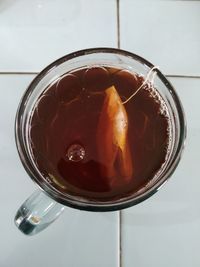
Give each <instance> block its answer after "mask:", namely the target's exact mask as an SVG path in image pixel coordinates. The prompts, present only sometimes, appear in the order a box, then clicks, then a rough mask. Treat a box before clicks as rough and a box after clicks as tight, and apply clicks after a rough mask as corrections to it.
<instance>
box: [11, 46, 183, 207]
mask: <svg viewBox="0 0 200 267" xmlns="http://www.w3.org/2000/svg"><path fill="white" fill-rule="evenodd" d="M96 53H105V54H106V53H108V54H116V55H122V56H125V57H129V58H132V59H134V60H136V61H138V62H140V63H141V64H142V65H146V66H147V67H149V68H152V67H153V66H154V65H153V64H152V63H150V62H149V61H147V60H146V59H144V58H142V57H140V56H138V55H136V54H134V53H131V52H128V51H125V50H121V49H117V48H107V47H102V48H89V49H84V50H80V51H76V52H73V53H70V54H68V55H66V56H63V57H61V58H59V59H57V60H56V61H54V62H53V63H51V64H50V65H48V66H47V67H46V68H45V69H43V70H42V71H41V72H40V73H39V74H38V75H37V76H36V77H35V78H34V79H33V81H32V82H31V83H30V85H29V86H28V88H27V90H26V91H25V93H24V95H23V96H22V99H21V101H20V103H19V107H18V110H17V113H16V119H15V140H16V145H17V150H18V153H19V156H20V159H21V162H22V164H23V166H24V168H25V170H26V171H27V173H28V175H29V176H30V178H31V179H32V180H33V181H34V182H36V184H37V185H38V186H39V187H40V189H41V190H42V191H43V192H44V193H45V194H47V195H48V196H50V197H51V198H53V199H54V200H56V201H57V202H59V203H61V204H63V205H66V206H70V207H73V208H77V209H83V210H89V211H113V210H119V209H123V208H127V207H130V206H133V205H135V204H138V203H140V202H142V201H143V200H145V199H147V198H149V197H150V196H152V195H153V194H154V193H156V192H157V191H158V190H159V189H160V188H161V187H162V185H164V183H165V182H166V181H167V180H168V179H169V177H170V176H171V175H172V173H173V172H174V170H175V169H176V166H177V165H178V163H179V161H180V159H181V155H182V152H183V148H184V145H185V138H186V120H185V115H184V111H183V107H182V104H181V102H180V99H179V97H178V95H177V93H176V91H175V89H174V88H173V86H172V85H171V83H170V82H169V81H168V80H167V78H166V77H165V76H164V75H163V74H162V73H161V71H160V70H156V72H157V76H158V77H159V79H160V80H161V81H162V82H163V83H164V84H165V86H166V88H167V89H168V90H169V91H170V94H171V95H172V98H173V100H174V103H175V105H176V108H177V112H178V116H179V123H180V136H179V140H178V145H177V149H176V153H175V154H174V157H173V161H172V162H171V164H170V165H169V166H168V168H167V172H166V173H165V175H164V176H163V177H162V178H161V179H158V181H157V182H156V183H155V184H154V185H153V186H152V187H150V188H149V189H147V190H146V191H145V192H143V193H141V194H140V195H138V196H136V197H130V196H129V197H127V198H123V199H121V200H117V201H112V202H111V201H110V202H95V201H90V200H88V201H86V200H82V199H77V198H75V197H73V196H72V197H71V196H70V197H68V196H67V197H64V195H62V194H59V193H58V192H57V191H55V190H53V189H52V188H51V187H49V186H48V185H47V184H46V183H44V182H42V180H39V179H38V175H37V172H36V171H35V170H34V167H33V165H32V164H31V162H30V157H29V156H28V155H27V150H26V149H25V144H24V142H23V131H22V129H21V123H22V119H23V115H24V109H25V106H26V102H27V99H28V97H29V96H30V94H31V92H32V91H33V90H34V88H35V86H36V85H37V84H38V83H39V81H41V80H42V79H43V78H44V77H45V75H46V74H47V73H48V72H50V71H51V70H52V69H53V68H56V67H57V66H59V65H60V64H62V63H64V62H66V61H68V60H70V59H73V58H76V57H80V56H84V55H88V54H96Z"/></svg>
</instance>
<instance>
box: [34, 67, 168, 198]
mask: <svg viewBox="0 0 200 267" xmlns="http://www.w3.org/2000/svg"><path fill="white" fill-rule="evenodd" d="M143 81H144V77H142V76H141V75H138V74H136V73H134V72H130V71H128V70H123V69H117V68H113V67H107V66H101V67H100V66H96V67H90V68H82V69H77V70H74V71H71V72H70V73H66V74H65V75H63V76H62V77H60V78H59V79H58V80H57V81H56V82H54V83H53V84H51V85H50V86H49V87H48V88H46V90H44V92H43V93H42V94H41V95H40V97H39V98H38V100H37V102H36V103H35V106H34V109H33V113H32V117H31V120H30V131H29V138H30V143H31V152H32V157H33V159H34V162H35V163H36V165H37V168H38V169H39V171H40V172H41V173H42V175H43V176H44V177H45V179H46V182H47V183H49V184H51V186H54V187H56V188H57V189H58V190H59V191H62V192H64V193H67V194H70V195H75V196H81V197H83V198H87V199H93V200H101V201H107V200H113V199H118V198H121V197H124V196H127V195H129V194H133V193H134V192H136V191H138V190H139V189H141V188H143V187H144V186H145V185H146V184H147V183H148V182H149V181H151V180H152V179H153V177H154V176H155V175H156V174H157V173H158V171H159V170H160V169H162V168H163V166H164V164H165V162H166V160H167V158H168V152H169V146H170V142H169V140H170V138H171V136H170V132H171V130H170V129H171V126H170V119H169V114H168V108H167V105H166V104H165V102H164V100H163V98H162V97H161V95H160V94H159V93H158V91H157V90H156V89H155V88H154V87H153V85H152V84H151V83H147V84H146V85H145V86H143V88H142V89H141V90H140V91H139V92H138V93H137V94H136V95H135V96H134V97H133V98H132V99H130V101H128V102H127V103H126V102H125V101H126V99H128V98H129V97H130V95H131V94H133V93H134V92H135V91H136V90H137V88H139V86H140V85H141V84H142V82H143Z"/></svg>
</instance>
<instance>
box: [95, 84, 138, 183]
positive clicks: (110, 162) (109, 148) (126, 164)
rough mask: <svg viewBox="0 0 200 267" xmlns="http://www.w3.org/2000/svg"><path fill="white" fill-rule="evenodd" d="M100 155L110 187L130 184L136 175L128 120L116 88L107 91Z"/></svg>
mask: <svg viewBox="0 0 200 267" xmlns="http://www.w3.org/2000/svg"><path fill="white" fill-rule="evenodd" d="M97 151H98V157H99V161H100V163H101V165H102V168H101V172H102V176H103V177H105V178H106V179H108V180H109V181H108V183H109V185H110V186H113V185H117V184H119V185H120V184H122V183H123V182H128V181H129V180H130V179H131V176H132V173H133V167H132V160H131V153H130V148H129V144H128V116H127V113H126V110H125V107H124V105H123V104H122V101H121V99H120V96H119V94H118V93H117V91H116V89H115V87H114V86H111V87H109V88H108V89H106V90H105V99H104V102H103V106H102V111H101V114H100V118H99V122H98V127H97Z"/></svg>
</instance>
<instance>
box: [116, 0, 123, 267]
mask: <svg viewBox="0 0 200 267" xmlns="http://www.w3.org/2000/svg"><path fill="white" fill-rule="evenodd" d="M119 1H120V0H116V4H117V48H119V49H120V2H119ZM118 216H119V248H118V253H119V255H118V259H119V267H122V211H121V210H119V212H118Z"/></svg>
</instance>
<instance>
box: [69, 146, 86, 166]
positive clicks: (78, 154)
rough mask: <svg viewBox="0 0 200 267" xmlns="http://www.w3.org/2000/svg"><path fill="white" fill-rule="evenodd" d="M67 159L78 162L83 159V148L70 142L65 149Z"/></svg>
mask: <svg viewBox="0 0 200 267" xmlns="http://www.w3.org/2000/svg"><path fill="white" fill-rule="evenodd" d="M66 156H67V159H68V160H70V161H74V162H78V161H81V160H83V159H84V157H85V149H84V147H83V146H81V145H80V144H72V145H70V146H69V148H68V149H67V154H66Z"/></svg>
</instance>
